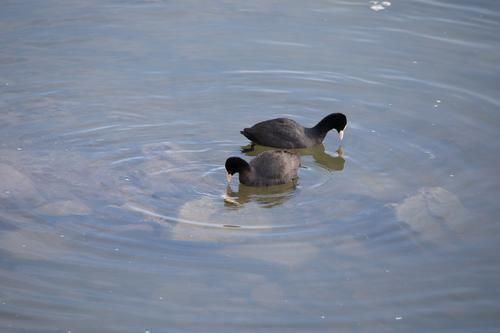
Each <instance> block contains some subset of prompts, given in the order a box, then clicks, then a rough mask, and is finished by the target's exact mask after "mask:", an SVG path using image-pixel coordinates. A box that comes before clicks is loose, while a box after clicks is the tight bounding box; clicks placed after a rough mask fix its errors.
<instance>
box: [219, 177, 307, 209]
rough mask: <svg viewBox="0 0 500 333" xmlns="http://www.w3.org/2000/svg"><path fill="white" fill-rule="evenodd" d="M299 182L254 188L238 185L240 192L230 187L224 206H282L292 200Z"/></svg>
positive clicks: (227, 189) (228, 187)
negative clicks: (254, 203)
mask: <svg viewBox="0 0 500 333" xmlns="http://www.w3.org/2000/svg"><path fill="white" fill-rule="evenodd" d="M296 185H297V181H292V182H290V183H287V184H282V185H274V186H265V187H252V186H246V185H244V184H241V183H240V184H239V185H238V192H234V191H233V189H232V188H231V186H230V185H228V186H227V188H226V195H225V197H224V205H225V206H226V207H241V206H242V205H244V204H246V203H249V202H252V201H254V202H256V203H258V204H259V205H261V206H262V207H265V208H271V207H274V206H277V205H281V204H283V203H284V202H286V201H287V200H288V199H290V198H291V197H292V196H293V193H294V192H295V188H296Z"/></svg>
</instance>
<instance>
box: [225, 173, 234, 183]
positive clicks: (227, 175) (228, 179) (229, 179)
mask: <svg viewBox="0 0 500 333" xmlns="http://www.w3.org/2000/svg"><path fill="white" fill-rule="evenodd" d="M232 178H233V175H230V174H229V173H226V179H227V183H228V184H230V183H231V179H232Z"/></svg>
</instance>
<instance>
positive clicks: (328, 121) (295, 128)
mask: <svg viewBox="0 0 500 333" xmlns="http://www.w3.org/2000/svg"><path fill="white" fill-rule="evenodd" d="M346 125H347V118H346V116H345V115H344V114H343V113H332V114H330V115H328V116H326V117H325V118H323V119H322V120H321V121H320V122H319V123H318V124H317V125H316V126H314V127H311V128H307V127H303V126H302V125H300V124H299V123H297V122H296V121H295V120H292V119H288V118H276V119H271V120H266V121H263V122H260V123H257V124H255V125H253V126H252V127H250V128H245V129H243V131H241V134H243V135H244V136H246V137H247V138H248V139H249V140H250V141H252V142H255V143H257V144H259V145H262V146H269V147H277V148H308V147H312V146H314V145H316V144H319V143H322V142H323V140H324V139H325V136H326V133H328V131H330V130H331V129H336V130H337V132H338V133H339V138H340V140H342V138H343V136H344V129H345V127H346Z"/></svg>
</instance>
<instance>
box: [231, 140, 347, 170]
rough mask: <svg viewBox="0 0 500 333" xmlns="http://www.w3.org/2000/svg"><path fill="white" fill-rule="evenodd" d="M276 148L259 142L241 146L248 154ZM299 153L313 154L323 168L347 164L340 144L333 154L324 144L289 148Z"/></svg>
mask: <svg viewBox="0 0 500 333" xmlns="http://www.w3.org/2000/svg"><path fill="white" fill-rule="evenodd" d="M273 149H276V148H273V147H266V146H261V145H257V144H254V143H252V144H249V145H246V146H242V147H241V152H242V153H244V154H245V155H247V156H256V155H258V154H260V153H262V152H264V151H266V150H273ZM287 150H291V151H295V152H297V153H299V154H300V155H301V156H305V155H311V156H312V157H313V158H314V161H315V162H316V163H317V164H318V165H319V166H320V167H322V168H324V169H327V170H328V171H342V170H344V166H345V159H344V157H343V155H344V149H343V148H342V146H339V147H338V148H337V150H336V153H337V154H336V155H335V156H332V155H330V154H329V153H327V152H326V151H325V146H324V145H323V144H319V145H316V146H314V147H311V148H302V149H287Z"/></svg>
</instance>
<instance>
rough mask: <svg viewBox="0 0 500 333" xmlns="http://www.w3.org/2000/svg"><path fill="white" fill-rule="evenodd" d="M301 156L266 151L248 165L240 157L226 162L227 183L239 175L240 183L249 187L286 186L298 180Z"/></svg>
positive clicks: (287, 152) (285, 152) (230, 158)
mask: <svg viewBox="0 0 500 333" xmlns="http://www.w3.org/2000/svg"><path fill="white" fill-rule="evenodd" d="M299 166H300V156H299V155H298V154H295V153H292V152H289V151H285V150H272V151H265V152H263V153H261V154H259V155H257V156H256V157H255V158H254V159H253V160H251V161H250V163H248V162H247V161H245V160H244V159H242V158H240V157H229V158H228V159H227V160H226V171H227V181H228V183H230V182H231V178H232V176H233V175H234V174H235V173H239V180H240V183H242V184H244V185H247V186H270V185H279V184H286V183H288V182H291V181H293V180H295V179H297V171H298V168H299Z"/></svg>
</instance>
